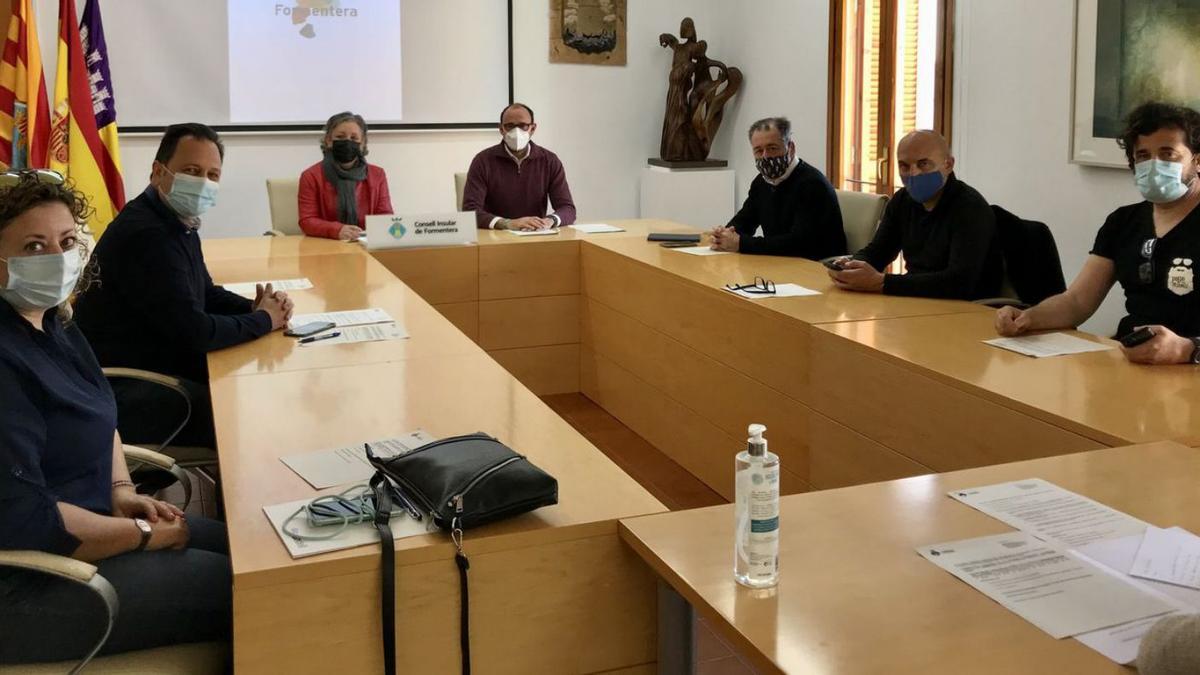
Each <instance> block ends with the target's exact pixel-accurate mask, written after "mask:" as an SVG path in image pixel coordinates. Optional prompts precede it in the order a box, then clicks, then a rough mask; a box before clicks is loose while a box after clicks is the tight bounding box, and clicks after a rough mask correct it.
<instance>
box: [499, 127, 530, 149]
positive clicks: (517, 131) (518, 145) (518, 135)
mask: <svg viewBox="0 0 1200 675" xmlns="http://www.w3.org/2000/svg"><path fill="white" fill-rule="evenodd" d="M504 144H505V145H507V146H508V149H509V150H512V151H513V152H521V151H523V150H524V149H525V148H526V147H528V146H529V132H528V131H525V130H524V129H521V128H519V127H513V128H512V129H510V130H509V132H508V133H506V134H504Z"/></svg>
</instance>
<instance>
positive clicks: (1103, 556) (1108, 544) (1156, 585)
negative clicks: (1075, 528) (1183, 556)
mask: <svg viewBox="0 0 1200 675" xmlns="http://www.w3.org/2000/svg"><path fill="white" fill-rule="evenodd" d="M1149 529H1151V528H1147V530H1149ZM1172 530H1178V531H1179V532H1183V533H1185V534H1186V533H1187V530H1183V529H1180V528H1172ZM1143 539H1145V535H1142V534H1133V535H1129V536H1128V537H1118V538H1117V539H1108V540H1105V541H1097V542H1094V543H1091V544H1086V545H1084V546H1080V547H1079V548H1077V549H1075V552H1076V553H1078V554H1080V555H1082V556H1084V557H1086V558H1088V559H1090V560H1092V561H1093V562H1097V563H1100V564H1101V565H1104V566H1106V567H1108V568H1111V569H1112V570H1113V571H1115V572H1120V573H1121V574H1129V573H1130V572H1131V571H1132V570H1133V562H1134V560H1135V559H1136V558H1137V554H1138V549H1140V548H1141V547H1142V540H1143ZM1131 579H1132V580H1133V582H1134V583H1136V584H1140V585H1142V586H1145V587H1147V588H1150V589H1153V590H1154V591H1155V592H1158V593H1162V594H1163V595H1166V596H1168V597H1170V598H1171V599H1172V600H1175V601H1177V602H1178V603H1180V606H1181V607H1186V608H1190V609H1191V610H1192V611H1194V612H1200V590H1197V589H1194V588H1185V587H1183V586H1177V585H1175V584H1171V583H1167V582H1162V581H1154V580H1151V579H1138V578H1136V577H1131Z"/></svg>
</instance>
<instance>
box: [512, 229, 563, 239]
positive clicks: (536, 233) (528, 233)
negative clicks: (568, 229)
mask: <svg viewBox="0 0 1200 675" xmlns="http://www.w3.org/2000/svg"><path fill="white" fill-rule="evenodd" d="M507 232H508V233H509V234H512V235H515V236H518V237H540V236H543V235H547V234H558V228H557V227H550V228H547V229H545V230H507Z"/></svg>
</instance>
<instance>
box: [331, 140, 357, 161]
mask: <svg viewBox="0 0 1200 675" xmlns="http://www.w3.org/2000/svg"><path fill="white" fill-rule="evenodd" d="M329 152H330V154H332V155H333V158H334V160H336V161H338V162H342V163H343V164H344V163H347V162H353V161H354V160H356V159H358V158H359V157H362V148H361V147H360V146H359V144H358V141H352V140H350V139H349V138H339V139H338V140H336V141H334V142H333V143H331V144H330V146H329Z"/></svg>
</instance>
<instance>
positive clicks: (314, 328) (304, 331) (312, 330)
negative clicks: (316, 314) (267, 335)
mask: <svg viewBox="0 0 1200 675" xmlns="http://www.w3.org/2000/svg"><path fill="white" fill-rule="evenodd" d="M334 326H337V324H336V323H333V322H332V321H312V322H309V323H306V324H304V325H301V326H296V327H294V328H289V329H287V330H286V331H284V332H283V334H284V335H286V336H288V337H298V338H305V337H308V336H310V335H316V334H317V333H324V332H325V331H327V330H329V329H330V328H333V327H334Z"/></svg>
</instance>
